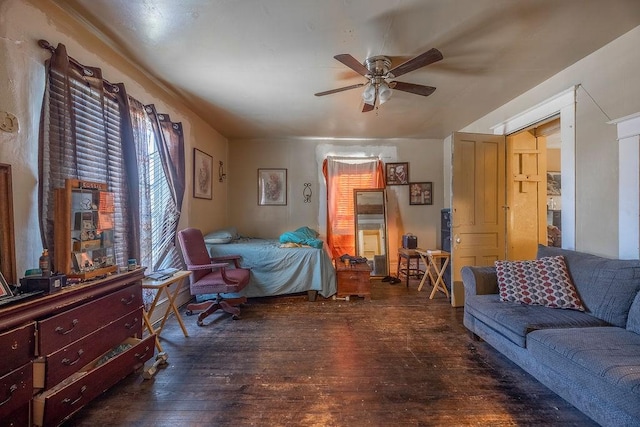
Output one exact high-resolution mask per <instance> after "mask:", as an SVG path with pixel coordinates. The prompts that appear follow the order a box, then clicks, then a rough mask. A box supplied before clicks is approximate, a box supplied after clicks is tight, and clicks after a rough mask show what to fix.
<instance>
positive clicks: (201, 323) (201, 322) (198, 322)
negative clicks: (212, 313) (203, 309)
mask: <svg viewBox="0 0 640 427" xmlns="http://www.w3.org/2000/svg"><path fill="white" fill-rule="evenodd" d="M196 323H197V325H198V326H204V322H203V321H202V320H198V321H197V322H196Z"/></svg>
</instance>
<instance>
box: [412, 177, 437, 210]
mask: <svg viewBox="0 0 640 427" xmlns="http://www.w3.org/2000/svg"><path fill="white" fill-rule="evenodd" d="M409 204H410V205H432V204H433V183H432V182H411V183H409Z"/></svg>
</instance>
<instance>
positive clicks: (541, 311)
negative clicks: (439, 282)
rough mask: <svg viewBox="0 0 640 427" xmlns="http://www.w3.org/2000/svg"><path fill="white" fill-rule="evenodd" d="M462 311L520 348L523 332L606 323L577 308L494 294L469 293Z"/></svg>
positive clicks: (523, 341) (604, 324)
mask: <svg viewBox="0 0 640 427" xmlns="http://www.w3.org/2000/svg"><path fill="white" fill-rule="evenodd" d="M464 310H465V316H467V315H471V316H473V317H475V318H476V319H477V320H479V321H481V322H483V323H485V324H486V325H487V326H489V327H490V328H492V329H493V330H495V331H496V332H498V333H500V334H501V335H503V336H505V337H506V338H507V339H509V340H510V341H511V342H513V343H514V344H516V345H518V346H520V347H524V346H525V345H526V341H525V337H526V335H527V333H529V332H531V331H534V330H538V329H546V328H584V327H589V326H606V325H607V322H604V321H602V320H600V319H598V318H596V317H593V316H589V315H588V314H585V313H583V312H581V311H577V310H554V309H552V308H549V307H544V306H541V305H524V304H519V303H513V302H504V301H500V297H499V296H498V295H497V294H493V295H472V296H469V297H468V298H467V299H465V307H464Z"/></svg>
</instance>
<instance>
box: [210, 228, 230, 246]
mask: <svg viewBox="0 0 640 427" xmlns="http://www.w3.org/2000/svg"><path fill="white" fill-rule="evenodd" d="M237 238H238V230H236V228H235V227H227V228H222V229H220V230H216V231H212V232H211V233H208V234H206V235H205V236H204V242H205V243H209V244H211V245H218V244H224V243H229V242H230V241H232V240H235V239H237Z"/></svg>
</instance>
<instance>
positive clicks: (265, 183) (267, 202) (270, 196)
mask: <svg viewBox="0 0 640 427" xmlns="http://www.w3.org/2000/svg"><path fill="white" fill-rule="evenodd" d="M286 205H287V170H286V169H258V206H286Z"/></svg>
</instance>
